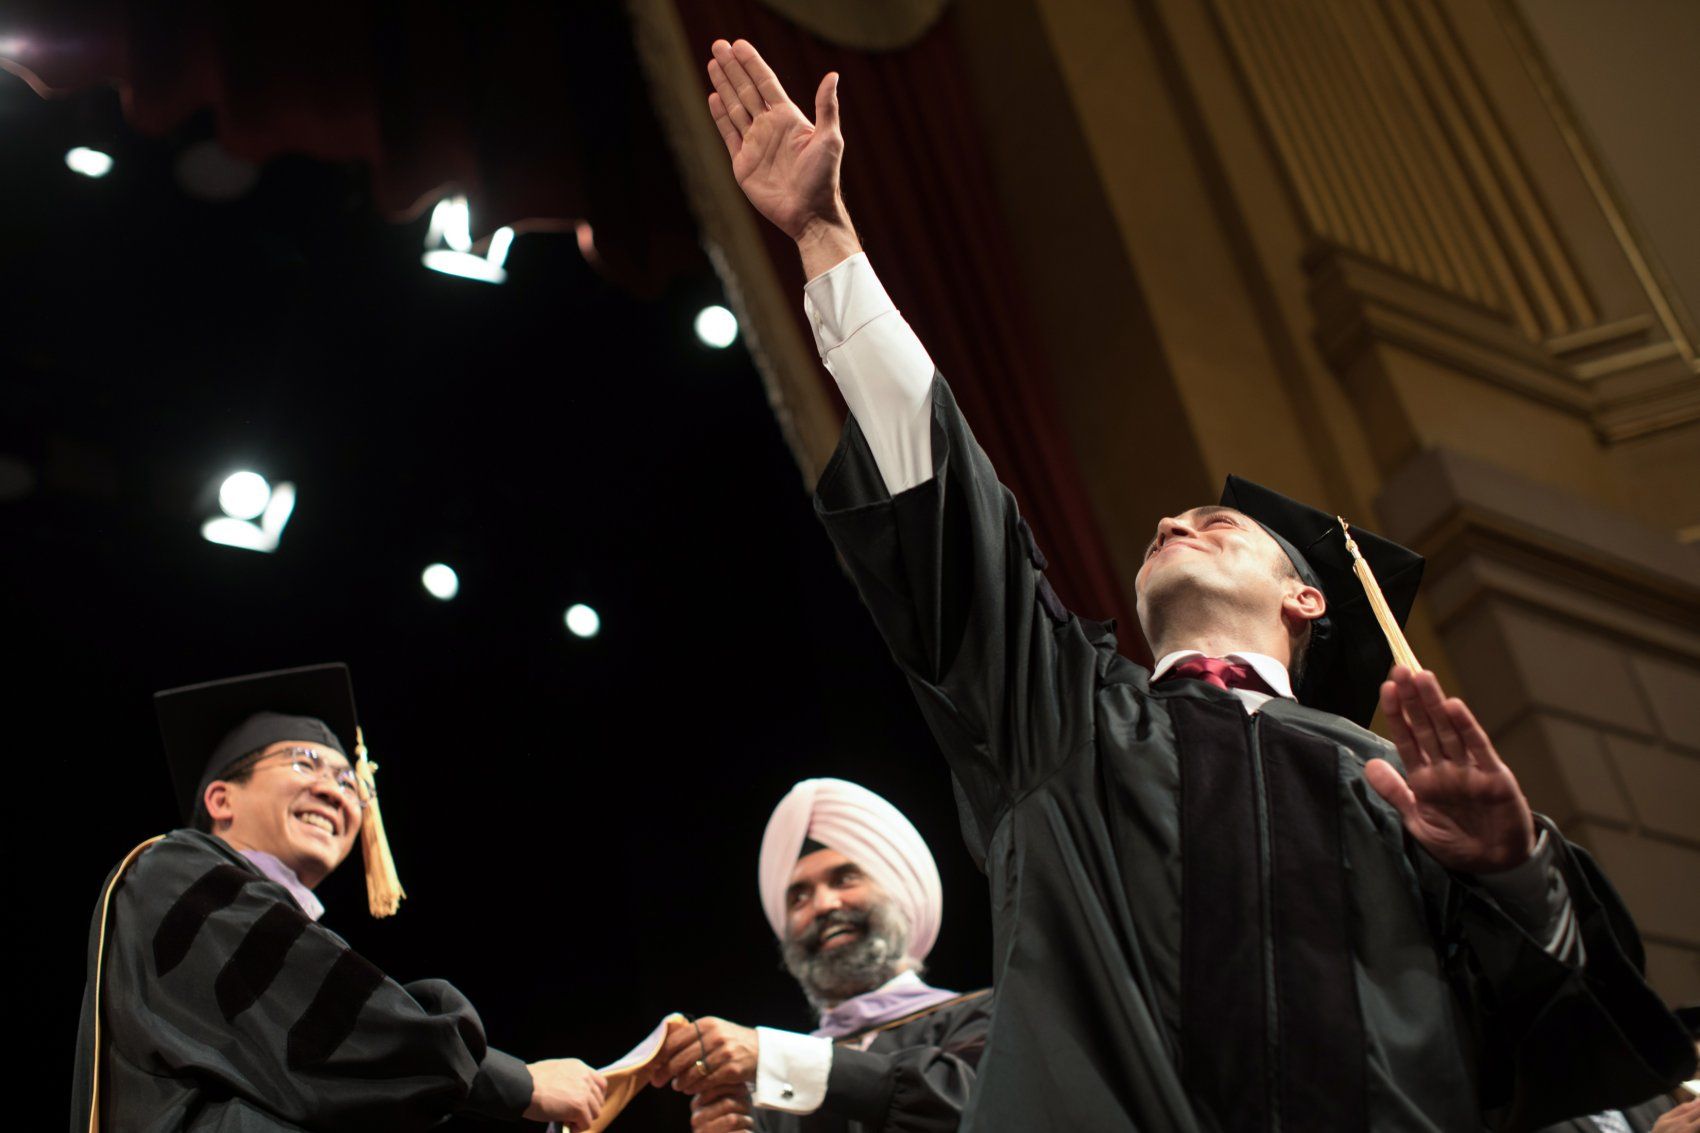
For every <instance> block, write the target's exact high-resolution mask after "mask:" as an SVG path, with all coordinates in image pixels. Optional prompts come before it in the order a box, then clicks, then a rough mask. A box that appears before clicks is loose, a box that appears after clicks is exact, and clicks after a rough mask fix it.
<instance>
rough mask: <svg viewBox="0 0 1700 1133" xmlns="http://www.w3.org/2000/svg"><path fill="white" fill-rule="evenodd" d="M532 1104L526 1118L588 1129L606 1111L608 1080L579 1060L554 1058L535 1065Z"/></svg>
mask: <svg viewBox="0 0 1700 1133" xmlns="http://www.w3.org/2000/svg"><path fill="white" fill-rule="evenodd" d="M526 1069H527V1070H530V1071H531V1105H530V1106H529V1107H527V1109H526V1111H525V1116H526V1117H527V1118H529V1119H530V1120H532V1121H558V1122H560V1123H561V1126H562V1128H564V1129H569V1130H576V1129H586V1128H589V1126H590V1124H591V1123H592V1122H594V1121H595V1120H596V1118H597V1116H598V1115H599V1114H600V1113H601V1112H602V1102H603V1099H604V1097H605V1095H606V1092H607V1089H608V1079H607V1078H606V1077H604V1076H603V1075H602V1073H601V1072H600V1071H597V1070H593V1069H591V1068H590V1067H589V1066H587V1065H585V1064H584V1063H583V1062H580V1061H579V1060H578V1059H576V1058H551V1059H548V1060H547V1061H544V1062H533V1063H531V1064H529V1065H528V1066H527V1067H526Z"/></svg>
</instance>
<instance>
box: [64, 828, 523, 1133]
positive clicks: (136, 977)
mask: <svg viewBox="0 0 1700 1133" xmlns="http://www.w3.org/2000/svg"><path fill="white" fill-rule="evenodd" d="M108 880H109V881H110V878H109V879H108ZM103 892H104V890H103ZM99 937H100V910H99V908H98V907H97V908H96V911H95V921H94V925H93V928H92V930H91V932H90V935H89V954H88V963H89V967H88V971H89V981H90V982H89V987H88V989H87V990H85V992H84V995H83V1012H82V1020H81V1024H80V1026H79V1030H78V1036H77V1061H76V1069H75V1074H74V1077H73V1083H72V1091H71V1130H72V1133H87V1130H88V1128H89V1104H90V1094H91V1087H92V1084H93V1055H94V1046H93V1037H94V1030H93V1023H94V999H93V994H92V992H93V989H94V977H95V956H96V947H97V944H98V941H99ZM103 981H104V987H103V990H102V993H101V1032H100V1033H101V1046H102V1048H103V1049H102V1052H101V1082H100V1098H101V1110H102V1112H101V1122H100V1128H101V1129H102V1130H104V1131H108V1133H129V1131H132V1130H149V1131H164V1130H177V1129H194V1130H267V1129H313V1130H319V1129H323V1130H407V1129H424V1128H427V1127H429V1126H431V1125H433V1124H436V1123H437V1122H438V1121H440V1120H441V1119H442V1118H443V1117H445V1116H447V1115H448V1114H450V1113H454V1112H457V1111H463V1110H464V1111H470V1112H474V1113H478V1114H482V1115H485V1116H489V1117H498V1118H508V1119H517V1118H518V1117H520V1116H521V1115H522V1114H523V1112H524V1111H525V1109H526V1107H527V1106H528V1105H529V1104H530V1102H531V1073H530V1071H528V1070H527V1069H526V1067H525V1064H524V1063H523V1062H521V1061H520V1060H519V1059H517V1058H515V1057H513V1056H512V1055H509V1054H504V1053H503V1052H501V1051H499V1050H493V1049H491V1048H490V1047H489V1046H488V1044H487V1043H486V1042H485V1040H484V1027H483V1024H482V1023H480V1022H479V1019H478V1013H477V1012H476V1011H474V1010H473V1009H472V1005H471V1004H470V1003H468V1002H467V1001H466V998H465V997H464V996H463V995H461V993H460V992H458V991H456V990H455V989H454V988H453V987H451V986H450V985H449V984H447V983H444V982H442V981H440V980H425V981H421V982H419V983H412V984H408V985H406V986H405V987H404V986H402V985H401V984H398V983H396V982H395V981H394V980H391V979H389V978H388V977H387V976H385V975H384V973H383V972H381V971H379V970H378V969H377V968H376V967H374V966H373V965H372V964H371V963H369V962H368V961H367V960H365V959H363V958H362V957H361V956H360V955H359V954H358V953H356V952H354V951H352V950H351V949H350V948H349V947H348V945H347V944H345V943H344V942H343V941H342V939H341V938H340V937H338V936H337V935H336V934H335V933H332V932H330V931H329V930H327V929H324V928H321V927H320V926H319V925H317V924H315V923H313V922H312V921H311V920H309V919H308V918H307V917H306V915H305V914H303V913H302V912H301V909H300V907H299V906H297V905H296V903H295V901H294V899H293V898H291V897H290V895H289V892H288V891H287V890H286V889H284V888H283V887H282V886H281V885H279V884H277V883H276V882H274V881H272V880H270V879H269V878H267V877H266V876H265V875H264V874H262V873H260V872H259V870H257V869H255V868H254V866H253V865H252V864H251V863H250V862H249V861H248V860H247V859H246V858H244V857H243V856H242V855H241V854H238V853H237V852H235V851H234V850H232V849H231V848H230V847H229V846H227V845H225V844H224V843H223V842H221V841H219V840H218V839H217V838H214V837H213V836H212V835H210V834H203V833H200V832H198V831H192V830H178V831H175V832H173V833H172V834H169V835H167V836H166V838H165V839H164V840H162V841H160V842H157V843H155V844H154V845H153V846H151V847H149V848H148V849H147V850H145V851H144V852H143V853H142V855H141V856H140V857H139V858H137V859H136V861H135V863H134V864H133V865H132V866H131V867H130V869H129V871H128V872H127V873H126V874H125V875H124V877H123V878H122V879H121V880H120V881H119V883H118V887H117V889H116V890H115V891H114V893H113V896H112V915H111V921H110V925H109V927H108V929H107V942H106V960H105V965H104V975H103Z"/></svg>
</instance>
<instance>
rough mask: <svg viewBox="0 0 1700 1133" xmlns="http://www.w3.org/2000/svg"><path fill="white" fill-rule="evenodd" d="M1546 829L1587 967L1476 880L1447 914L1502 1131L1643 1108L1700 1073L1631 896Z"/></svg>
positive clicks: (1456, 889) (1454, 960)
mask: <svg viewBox="0 0 1700 1133" xmlns="http://www.w3.org/2000/svg"><path fill="white" fill-rule="evenodd" d="M1543 824H1545V823H1544V820H1543ZM1545 825H1547V829H1548V834H1549V837H1550V838H1551V839H1552V843H1553V845H1554V847H1555V850H1556V853H1557V860H1558V864H1559V868H1560V869H1561V870H1562V871H1563V873H1564V880H1565V884H1566V886H1567V887H1568V888H1569V890H1570V899H1571V901H1572V903H1573V905H1574V908H1575V912H1576V918H1577V925H1578V927H1579V929H1580V931H1581V934H1582V945H1583V948H1584V949H1585V950H1586V953H1587V955H1586V960H1585V963H1583V964H1582V965H1580V966H1576V965H1571V964H1567V963H1565V962H1563V961H1561V960H1558V959H1556V958H1555V957H1553V956H1552V955H1551V954H1549V953H1548V952H1547V951H1546V950H1545V948H1543V947H1542V944H1541V942H1540V941H1537V940H1536V939H1534V938H1533V937H1532V936H1530V935H1529V934H1528V933H1527V932H1525V931H1524V930H1523V929H1522V928H1521V927H1519V926H1518V925H1517V923H1516V922H1515V921H1513V920H1512V919H1511V917H1509V916H1508V915H1506V913H1505V912H1504V911H1503V910H1501V909H1500V908H1499V906H1498V905H1497V904H1495V903H1494V901H1493V900H1492V899H1491V898H1490V897H1488V896H1487V894H1486V893H1485V891H1483V890H1482V889H1481V888H1480V887H1479V886H1477V885H1475V884H1474V883H1473V882H1471V881H1469V880H1468V879H1463V878H1457V877H1454V878H1452V879H1451V881H1450V884H1449V886H1448V893H1447V897H1446V904H1447V907H1446V909H1445V912H1444V913H1443V917H1444V921H1445V928H1444V930H1443V932H1444V939H1445V942H1446V947H1447V952H1448V957H1447V958H1448V966H1449V969H1450V975H1451V978H1452V983H1453V986H1454V988H1455V990H1456V992H1457V994H1458V996H1459V998H1460V999H1461V1000H1462V1001H1463V1003H1464V1004H1465V1007H1466V1009H1467V1011H1468V1012H1469V1015H1470V1019H1471V1023H1472V1025H1473V1027H1474V1029H1475V1034H1476V1046H1477V1050H1478V1060H1479V1062H1480V1066H1481V1096H1482V1104H1483V1107H1484V1109H1486V1110H1487V1111H1488V1112H1489V1115H1490V1117H1491V1118H1492V1119H1493V1121H1494V1124H1495V1126H1496V1127H1498V1128H1501V1129H1509V1130H1523V1129H1536V1128H1539V1127H1541V1126H1543V1125H1550V1124H1552V1123H1554V1122H1557V1121H1560V1120H1563V1119H1564V1118H1567V1117H1572V1116H1576V1115H1579V1114H1590V1113H1598V1112H1600V1111H1601V1110H1605V1109H1618V1108H1622V1107H1625V1106H1632V1105H1634V1104H1635V1103H1637V1102H1641V1101H1644V1100H1645V1099H1647V1098H1650V1097H1652V1096H1653V1095H1655V1094H1658V1093H1661V1092H1663V1091H1665V1090H1668V1089H1670V1088H1671V1087H1673V1086H1674V1085H1675V1084H1676V1083H1678V1082H1680V1081H1682V1080H1683V1079H1684V1078H1685V1077H1687V1076H1688V1075H1689V1074H1690V1073H1692V1072H1693V1069H1694V1047H1693V1045H1692V1044H1691V1043H1690V1042H1689V1041H1688V1037H1687V1035H1686V1034H1685V1033H1684V1031H1683V1029H1682V1026H1681V1024H1680V1023H1678V1022H1677V1020H1676V1019H1675V1018H1674V1017H1673V1016H1672V1015H1671V1014H1670V1012H1669V1011H1667V1010H1666V1009H1665V1006H1664V1004H1663V1003H1662V1002H1661V1001H1660V999H1659V997H1658V995H1657V994H1656V993H1655V992H1654V991H1653V990H1652V988H1650V987H1648V986H1647V982H1646V980H1645V978H1644V976H1643V968H1644V957H1643V953H1642V948H1641V938H1640V935H1639V934H1638V933H1637V932H1636V930H1635V923H1634V921H1633V920H1631V919H1630V916H1629V911H1628V910H1627V909H1626V908H1624V905H1623V902H1622V899H1621V898H1619V897H1618V895H1617V891H1616V890H1615V889H1613V888H1612V885H1611V882H1609V881H1608V880H1606V877H1605V874H1603V873H1602V872H1601V871H1600V869H1599V867H1598V866H1597V865H1596V864H1595V863H1594V860H1593V858H1591V857H1590V856H1589V855H1588V853H1587V852H1586V851H1585V850H1583V849H1582V848H1581V847H1579V846H1576V845H1574V844H1572V843H1569V842H1566V841H1565V840H1564V839H1563V837H1562V836H1561V835H1560V834H1559V833H1558V831H1557V829H1556V828H1554V827H1552V826H1551V825H1550V824H1545Z"/></svg>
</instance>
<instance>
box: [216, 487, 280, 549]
mask: <svg viewBox="0 0 1700 1133" xmlns="http://www.w3.org/2000/svg"><path fill="white" fill-rule="evenodd" d="M218 506H219V510H221V511H223V512H224V514H223V515H219V516H214V517H213V518H212V519H209V520H207V521H206V522H205V523H203V524H201V537H202V538H203V539H205V540H206V541H207V542H209V543H217V544H219V545H221V546H225V547H240V548H242V549H243V550H245V551H263V552H265V553H267V554H269V553H271V552H272V551H275V550H277V546H278V543H279V542H281V541H282V539H283V529H284V528H285V527H287V526H288V525H289V517H290V516H291V515H293V514H294V512H295V485H294V484H291V483H289V482H288V481H287V480H286V481H283V482H282V483H278V484H268V483H266V478H265V477H264V476H261V475H260V474H259V473H258V472H232V473H231V474H230V475H229V476H226V477H225V478H224V482H223V483H222V484H220V485H219V487H218ZM255 519H258V520H259V522H258V523H256V522H254V520H255Z"/></svg>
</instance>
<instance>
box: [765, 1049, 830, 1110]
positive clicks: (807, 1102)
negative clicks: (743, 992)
mask: <svg viewBox="0 0 1700 1133" xmlns="http://www.w3.org/2000/svg"><path fill="white" fill-rule="evenodd" d="M756 1042H757V1051H758V1052H757V1055H756V1089H755V1095H754V1101H755V1104H756V1105H758V1106H760V1107H761V1108H762V1109H776V1110H779V1111H780V1112H781V1113H797V1114H803V1113H813V1112H814V1111H815V1110H817V1109H819V1108H820V1104H821V1102H823V1101H825V1100H826V1079H827V1075H828V1074H830V1073H831V1072H832V1040H831V1039H822V1038H815V1037H814V1036H813V1035H799V1034H796V1033H795V1032H793V1031H776V1030H773V1029H772V1028H771V1027H757V1028H756Z"/></svg>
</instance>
